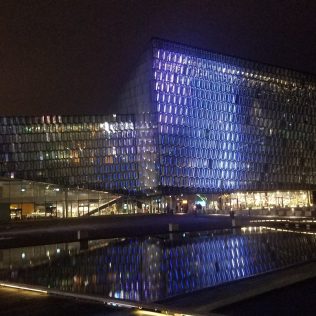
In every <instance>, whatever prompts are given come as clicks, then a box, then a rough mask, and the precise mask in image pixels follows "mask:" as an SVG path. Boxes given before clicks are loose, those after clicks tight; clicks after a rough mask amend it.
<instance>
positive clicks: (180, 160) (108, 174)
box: [0, 39, 316, 195]
mask: <svg viewBox="0 0 316 316" xmlns="http://www.w3.org/2000/svg"><path fill="white" fill-rule="evenodd" d="M118 105H119V106H118V114H115V115H110V116H101V115H100V116H73V117H62V116H45V117H27V118H25V117H2V118H0V121H1V127H0V128H1V134H0V137H1V139H0V140H1V141H0V161H1V164H0V175H1V176H7V177H16V178H22V179H31V180H40V181H47V182H51V183H56V184H63V185H68V186H79V187H85V188H91V189H99V190H100V189H102V190H110V191H113V192H126V193H128V194H129V195H130V194H144V193H146V194H148V193H151V194H157V195H158V194H162V195H164V194H167V195H169V194H179V193H188V194H189V193H226V192H237V191H271V190H316V160H315V159H314V158H315V156H316V117H315V116H316V79H315V76H312V75H309V74H303V73H299V72H296V71H292V70H288V69H282V68H279V67H275V66H270V65H265V64H259V63H256V62H251V61H246V60H242V59H238V58H235V57H230V56H224V55H220V54H215V53H211V52H208V51H204V50H200V49H196V48H191V47H187V46H184V45H181V44H176V43H171V42H167V41H164V40H159V39H155V40H153V41H152V42H151V47H150V49H149V50H148V51H146V53H145V54H144V56H143V58H141V61H140V63H139V65H137V66H136V68H135V72H134V73H133V74H132V77H131V78H130V80H129V82H128V84H127V85H126V87H125V88H124V89H123V90H122V94H121V95H120V97H119V101H118ZM119 113H122V114H119Z"/></svg>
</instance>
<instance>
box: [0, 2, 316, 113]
mask: <svg viewBox="0 0 316 316" xmlns="http://www.w3.org/2000/svg"><path fill="white" fill-rule="evenodd" d="M315 17H316V2H315V1H313V0H310V1H304V0H301V1H298V0H297V1H292V0H284V1H283V0H274V1H270V0H265V1H261V0H257V1H255V0H253V1H250V0H240V1H238V0H236V1H228V0H209V1H208V0H187V1H184V0H183V1H180V0H115V1H114V0H103V1H101V0H100V1H95V0H86V1H79V0H78V1H74V0H69V1H61V0H54V1H46V0H38V1H31V0H29V1H22V0H1V1H0V40H1V42H0V115H42V114H106V113H111V112H115V109H114V106H113V105H114V101H115V98H116V96H117V95H118V93H119V91H120V86H121V85H123V84H124V82H125V81H126V78H127V76H128V74H129V72H130V71H131V70H132V69H133V66H134V65H135V63H136V62H137V60H138V58H139V55H140V54H141V53H142V52H143V51H144V49H145V48H146V47H147V45H148V43H149V40H150V38H151V37H161V38H165V39H169V40H174V41H177V42H182V43H185V44H188V45H191V46H197V47H201V48H206V49H209V50H213V51H215V52H220V53H226V54H230V55H235V56H239V57H244V58H248V59H252V60H257V61H261V62H266V63H270V64H276V65H280V66H284V67H288V68H293V69H297V70H302V71H307V72H311V73H315V74H316V60H315V57H316V36H315V34H316V18H315Z"/></svg>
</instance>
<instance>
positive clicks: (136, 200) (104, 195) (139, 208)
mask: <svg viewBox="0 0 316 316" xmlns="http://www.w3.org/2000/svg"><path fill="white" fill-rule="evenodd" d="M314 202H315V192H312V191H307V190H305V191H304V190H292V191H267V192H234V193H227V194H181V193H180V194H178V195H165V196H161V195H154V196H151V195H146V196H132V195H120V194H113V193H109V192H103V191H94V190H87V189H79V188H66V187H62V186H59V185H55V184H49V183H43V182H35V181H27V180H17V179H7V178H1V179H0V220H10V219H11V220H21V219H32V218H45V217H57V218H69V217H82V216H97V215H113V214H134V213H200V214H223V213H229V212H230V211H234V212H235V213H236V214H244V215H256V214H258V215H286V216H311V215H315V214H314V212H315V209H316V208H315V206H316V205H315V206H314V204H315V203H314Z"/></svg>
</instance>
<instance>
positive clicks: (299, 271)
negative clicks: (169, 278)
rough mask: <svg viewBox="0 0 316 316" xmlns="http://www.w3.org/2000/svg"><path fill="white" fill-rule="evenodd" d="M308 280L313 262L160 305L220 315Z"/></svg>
mask: <svg viewBox="0 0 316 316" xmlns="http://www.w3.org/2000/svg"><path fill="white" fill-rule="evenodd" d="M311 278H316V262H311V263H308V264H304V265H300V266H294V267H291V268H288V269H285V270H280V271H277V272H273V273H268V274H264V275H261V276H257V277H253V278H248V279H244V280H240V281H236V282H233V283H228V284H225V285H221V286H217V287H214V288H211V289H204V290H201V291H197V292H194V293H188V294H186V295H182V296H179V297H174V298H170V299H168V300H164V301H161V302H160V303H161V304H163V305H165V306H168V308H172V309H180V308H182V309H184V310H186V311H187V312H188V313H190V314H200V315H209V314H211V313H216V312H217V311H219V313H220V311H221V308H222V307H225V306H228V305H231V304H234V303H238V302H241V301H244V300H247V299H249V298H254V299H255V297H257V296H259V295H261V294H264V293H267V292H270V291H272V290H276V289H281V288H284V287H287V286H289V285H292V284H295V283H297V282H301V281H304V280H308V279H311ZM280 304H282V302H280ZM233 314H234V313H232V315H233Z"/></svg>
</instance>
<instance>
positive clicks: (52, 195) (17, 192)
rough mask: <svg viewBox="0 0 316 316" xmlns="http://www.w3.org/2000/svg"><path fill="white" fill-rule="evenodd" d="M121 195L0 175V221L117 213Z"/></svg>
mask: <svg viewBox="0 0 316 316" xmlns="http://www.w3.org/2000/svg"><path fill="white" fill-rule="evenodd" d="M120 198H121V196H119V195H114V194H111V193H109V192H104V191H95V190H85V189H74V188H72V189H71V188H67V187H63V186H60V185H56V184H51V183H43V182H35V181H29V180H16V179H8V178H0V208H1V206H2V208H1V209H0V221H1V219H5V217H7V219H12V220H17V219H33V218H43V217H57V218H61V217H79V216H89V215H108V214H118V213H119V212H120V211H121V210H120V209H119V207H118V205H119V204H120ZM4 206H6V207H4Z"/></svg>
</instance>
